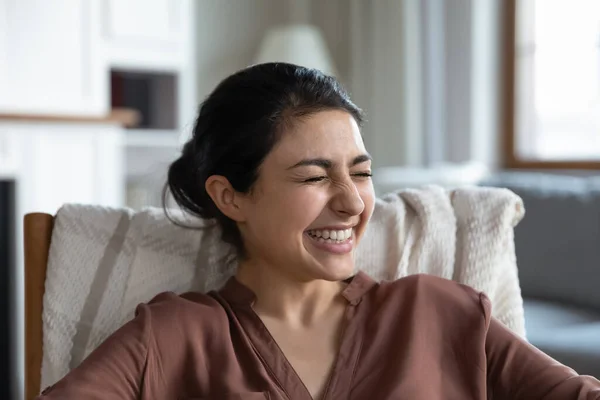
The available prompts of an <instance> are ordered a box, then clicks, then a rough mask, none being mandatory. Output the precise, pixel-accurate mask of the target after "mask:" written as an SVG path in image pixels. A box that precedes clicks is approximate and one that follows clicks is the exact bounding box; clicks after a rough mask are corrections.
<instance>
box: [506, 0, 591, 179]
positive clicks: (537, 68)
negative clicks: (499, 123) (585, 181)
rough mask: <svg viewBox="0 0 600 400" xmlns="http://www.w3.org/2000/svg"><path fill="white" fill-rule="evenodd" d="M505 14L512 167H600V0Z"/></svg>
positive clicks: (553, 1)
mask: <svg viewBox="0 0 600 400" xmlns="http://www.w3.org/2000/svg"><path fill="white" fill-rule="evenodd" d="M506 11H507V12H506V18H507V21H505V24H504V26H505V29H506V32H505V39H506V53H505V56H507V74H506V76H505V78H506V88H507V93H506V99H505V100H506V104H505V107H506V110H505V111H506V114H507V115H506V121H508V122H509V124H510V126H508V127H507V129H506V133H507V136H508V137H507V149H506V150H507V151H506V153H507V154H506V156H507V157H506V158H507V160H506V161H507V166H508V167H517V168H526V167H532V168H587V169H597V168H600V1H598V0H510V1H508V2H507V10H506Z"/></svg>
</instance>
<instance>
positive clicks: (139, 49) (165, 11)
mask: <svg viewBox="0 0 600 400" xmlns="http://www.w3.org/2000/svg"><path fill="white" fill-rule="evenodd" d="M102 5H103V13H104V15H105V16H106V18H105V19H104V23H103V29H102V31H103V32H104V43H105V46H106V51H107V57H108V60H109V63H110V64H111V65H113V66H116V67H118V68H125V69H131V68H133V69H135V68H139V69H162V70H164V69H167V70H173V69H178V68H179V67H180V66H181V64H182V63H183V62H184V60H185V57H186V55H187V53H189V50H188V49H187V48H186V46H188V43H189V41H190V39H189V37H187V36H188V35H187V31H188V30H189V26H188V25H189V20H190V18H189V15H190V12H191V9H192V7H191V0H102Z"/></svg>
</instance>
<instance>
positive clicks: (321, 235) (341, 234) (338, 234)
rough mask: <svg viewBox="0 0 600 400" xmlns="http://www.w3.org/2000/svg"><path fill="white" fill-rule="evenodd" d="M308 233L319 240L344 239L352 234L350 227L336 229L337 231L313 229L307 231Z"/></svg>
mask: <svg viewBox="0 0 600 400" xmlns="http://www.w3.org/2000/svg"><path fill="white" fill-rule="evenodd" d="M309 233H310V235H311V236H313V237H316V238H318V239H319V241H322V240H328V239H329V240H332V241H334V240H335V241H338V242H339V241H344V240H347V239H349V238H350V237H351V236H352V228H349V229H344V230H338V231H333V230H331V231H330V230H322V231H321V230H313V231H309Z"/></svg>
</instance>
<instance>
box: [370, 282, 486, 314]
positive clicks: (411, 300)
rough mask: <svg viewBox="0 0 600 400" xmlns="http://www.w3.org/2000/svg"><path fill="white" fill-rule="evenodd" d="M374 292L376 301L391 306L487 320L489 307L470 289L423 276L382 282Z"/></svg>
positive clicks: (484, 298)
mask: <svg viewBox="0 0 600 400" xmlns="http://www.w3.org/2000/svg"><path fill="white" fill-rule="evenodd" d="M375 292H376V293H375V295H376V296H377V297H378V298H380V299H381V300H384V299H385V300H384V301H385V302H389V303H391V304H400V303H402V304H404V305H407V304H410V305H411V306H412V307H420V308H423V309H424V310H431V309H434V310H444V313H446V314H448V315H454V316H456V315H465V314H472V315H473V316H474V317H484V318H487V314H488V313H489V308H490V306H491V305H490V303H489V300H488V299H487V297H486V296H485V294H483V293H481V292H479V291H476V290H475V289H473V288H472V287H470V286H467V285H463V284H460V283H457V282H455V281H451V280H448V279H444V278H440V277H437V276H433V275H426V274H418V275H411V276H407V277H404V278H401V279H398V280H395V281H386V282H382V283H381V284H379V286H378V288H377V289H376V291H375Z"/></svg>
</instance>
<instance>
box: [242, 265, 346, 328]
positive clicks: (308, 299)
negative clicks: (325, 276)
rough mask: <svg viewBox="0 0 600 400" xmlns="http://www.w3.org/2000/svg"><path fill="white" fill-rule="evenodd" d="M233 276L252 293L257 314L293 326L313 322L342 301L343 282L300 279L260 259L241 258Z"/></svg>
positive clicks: (328, 312)
mask: <svg viewBox="0 0 600 400" xmlns="http://www.w3.org/2000/svg"><path fill="white" fill-rule="evenodd" d="M236 279H237V280H238V281H239V282H241V283H242V284H244V285H245V286H247V287H248V288H249V289H251V290H252V291H253V292H254V294H255V295H256V302H255V303H254V305H253V308H254V310H255V312H256V313H257V314H259V315H260V316H261V317H266V318H273V319H277V320H280V321H281V322H285V323H288V324H290V325H294V326H299V327H300V326H304V327H306V326H310V325H313V324H315V323H317V322H318V321H320V320H322V318H323V317H326V316H327V315H328V314H330V312H331V310H332V308H334V307H339V306H340V305H345V302H346V300H345V299H344V298H343V297H342V296H341V292H342V291H343V290H344V288H345V286H346V284H345V283H344V282H338V281H334V282H331V281H325V280H322V279H314V280H302V279H299V278H298V277H294V276H290V275H288V274H286V273H285V272H284V270H283V269H281V268H274V267H269V266H266V264H262V263H261V264H260V265H259V264H257V263H252V262H250V261H246V262H241V263H240V264H239V266H238V271H237V273H236Z"/></svg>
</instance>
